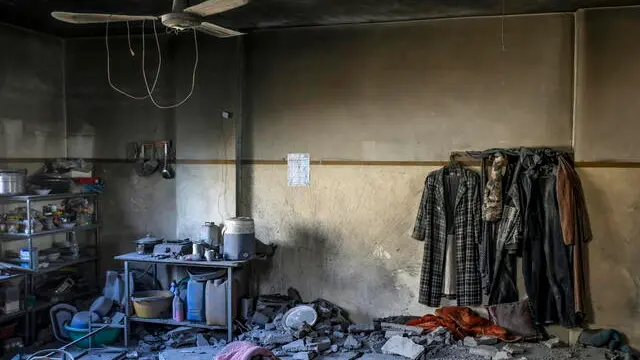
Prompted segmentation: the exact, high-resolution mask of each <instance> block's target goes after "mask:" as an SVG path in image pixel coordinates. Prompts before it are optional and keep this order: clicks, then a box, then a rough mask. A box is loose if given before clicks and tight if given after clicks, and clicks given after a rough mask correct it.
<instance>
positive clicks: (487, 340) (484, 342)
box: [476, 336, 498, 345]
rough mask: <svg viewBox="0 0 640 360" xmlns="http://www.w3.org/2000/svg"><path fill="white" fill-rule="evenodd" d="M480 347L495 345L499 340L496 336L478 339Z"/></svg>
mask: <svg viewBox="0 0 640 360" xmlns="http://www.w3.org/2000/svg"><path fill="white" fill-rule="evenodd" d="M476 342H477V343H478V345H495V344H497V343H498V338H497V337H495V336H480V337H478V338H476Z"/></svg>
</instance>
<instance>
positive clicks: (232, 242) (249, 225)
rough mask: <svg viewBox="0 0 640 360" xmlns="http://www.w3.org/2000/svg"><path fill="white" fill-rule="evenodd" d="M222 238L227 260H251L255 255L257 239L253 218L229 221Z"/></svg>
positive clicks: (223, 229) (226, 223)
mask: <svg viewBox="0 0 640 360" xmlns="http://www.w3.org/2000/svg"><path fill="white" fill-rule="evenodd" d="M222 236H223V249H224V259H225V260H250V259H252V258H253V256H254V255H255V252H256V237H255V225H254V223H253V219H252V218H249V217H236V218H231V219H227V220H226V221H225V224H224V226H223V228H222Z"/></svg>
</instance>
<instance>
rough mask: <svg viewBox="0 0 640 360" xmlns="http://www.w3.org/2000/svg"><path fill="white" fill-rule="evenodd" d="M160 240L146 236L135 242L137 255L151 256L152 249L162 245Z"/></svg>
mask: <svg viewBox="0 0 640 360" xmlns="http://www.w3.org/2000/svg"><path fill="white" fill-rule="evenodd" d="M162 240H163V238H157V237H153V236H151V235H150V234H147V236H145V237H143V238H141V239H138V240H136V252H137V253H138V254H139V255H150V254H153V247H154V246H156V245H157V244H160V243H162Z"/></svg>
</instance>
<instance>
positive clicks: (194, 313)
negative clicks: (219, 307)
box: [187, 279, 206, 322]
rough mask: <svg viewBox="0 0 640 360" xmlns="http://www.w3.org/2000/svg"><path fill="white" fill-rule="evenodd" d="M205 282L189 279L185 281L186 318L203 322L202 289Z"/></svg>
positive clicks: (203, 289)
mask: <svg viewBox="0 0 640 360" xmlns="http://www.w3.org/2000/svg"><path fill="white" fill-rule="evenodd" d="M205 285H206V283H205V282H203V281H196V280H194V279H190V280H189V282H188V283H187V320H189V321H198V322H204V320H205V313H204V310H205V307H204V306H205V305H204V291H205Z"/></svg>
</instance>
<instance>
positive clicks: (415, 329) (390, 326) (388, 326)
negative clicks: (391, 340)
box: [380, 322, 424, 335]
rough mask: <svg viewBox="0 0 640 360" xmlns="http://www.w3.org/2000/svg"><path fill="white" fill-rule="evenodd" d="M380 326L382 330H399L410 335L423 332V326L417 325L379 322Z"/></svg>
mask: <svg viewBox="0 0 640 360" xmlns="http://www.w3.org/2000/svg"><path fill="white" fill-rule="evenodd" d="M380 327H381V328H382V330H399V331H402V332H404V333H406V334H411V335H422V333H423V332H424V328H421V327H419V326H409V325H401V324H394V323H388V322H383V323H380Z"/></svg>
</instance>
